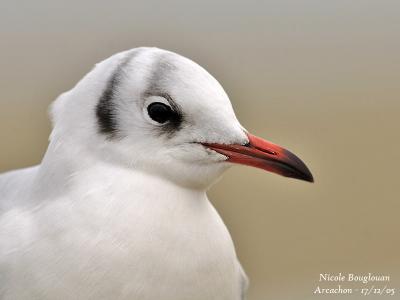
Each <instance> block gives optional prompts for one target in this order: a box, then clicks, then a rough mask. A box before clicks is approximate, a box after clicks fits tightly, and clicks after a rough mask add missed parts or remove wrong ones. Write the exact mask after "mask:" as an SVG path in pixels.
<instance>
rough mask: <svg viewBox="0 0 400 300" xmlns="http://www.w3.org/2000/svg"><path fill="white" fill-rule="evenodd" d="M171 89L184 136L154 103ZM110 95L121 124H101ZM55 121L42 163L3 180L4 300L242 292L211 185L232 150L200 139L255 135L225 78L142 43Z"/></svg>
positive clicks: (202, 296) (0, 256)
mask: <svg viewBox="0 0 400 300" xmlns="http://www.w3.org/2000/svg"><path fill="white" fill-rule="evenodd" d="M112 81H113V82H112ZM107 93H108V95H106V94H107ZM163 93H168V95H171V97H173V101H175V102H176V105H179V107H180V109H182V114H183V118H184V120H183V121H182V124H181V125H180V128H179V130H178V131H177V132H175V133H174V132H163V130H164V129H161V127H162V126H159V125H157V124H155V123H154V122H152V120H149V118H148V115H146V113H145V110H144V107H145V103H146V101H153V102H154V101H160V102H165V100H164V99H161V98H162V97H163V96H164V94H163ZM100 99H103V102H107V101H109V103H108V104H109V105H110V110H112V111H110V113H111V114H110V115H109V117H111V119H110V120H112V122H114V123H115V124H111V125H113V126H114V125H115V128H111V129H110V128H109V130H103V131H101V130H100V129H99V127H101V126H102V124H101V122H107V119H104V120H99V118H101V117H103V118H107V117H106V116H105V115H106V114H103V116H102V113H99V111H98V109H99V108H98V105H99V101H100ZM104 99H105V100H104ZM149 99H151V100H149ZM103 109H104V108H103ZM52 118H53V124H54V129H53V132H52V134H51V139H50V145H49V148H48V150H47V153H46V155H45V157H44V159H43V161H42V163H41V164H40V165H39V166H36V167H33V168H29V169H24V170H18V171H12V172H9V173H6V174H3V175H1V176H0V212H1V215H0V298H1V299H4V300H11V299H13V300H17V299H18V300H24V299H29V300H31V299H138V300H139V299H143V300H145V299H146V300H147V299H149V300H150V299H151V300H155V299H171V300H172V299H173V300H180V299H181V300H189V299H190V300H196V299H199V300H206V299H207V300H212V299H226V300H235V299H241V294H242V292H243V287H244V286H245V277H244V273H243V272H242V270H241V267H240V264H239V262H238V261H237V258H236V254H235V250H234V246H233V244H232V240H231V238H230V235H229V233H228V231H227V229H226V227H225V225H224V223H223V222H222V220H221V219H220V217H219V216H218V214H217V213H216V211H215V209H214V208H213V206H212V205H211V204H210V202H209V201H208V199H207V196H206V193H205V191H206V189H207V187H208V186H209V185H210V184H211V183H212V182H213V181H214V180H215V179H216V178H217V177H218V176H219V175H220V174H221V173H222V171H223V170H224V169H225V168H226V167H227V164H219V163H217V162H218V161H221V160H223V159H225V157H224V156H222V155H220V154H218V153H216V152H214V151H211V150H208V149H205V148H204V147H203V146H202V145H200V144H196V143H193V142H205V141H207V142H215V141H219V142H221V138H222V139H223V142H225V143H233V142H236V143H246V141H247V137H246V135H245V134H244V132H243V130H242V128H241V126H240V124H239V123H238V121H237V120H236V118H235V115H234V113H233V111H232V108H231V105H230V102H229V99H228V97H227V96H226V94H225V93H224V91H223V89H222V88H221V87H220V85H219V84H218V82H217V81H216V80H215V79H214V78H213V77H211V76H210V75H209V74H208V73H207V72H206V71H205V70H204V69H202V68H201V67H200V66H198V65H197V64H195V63H193V62H192V61H190V60H188V59H186V58H183V57H181V56H179V55H177V54H174V53H171V52H167V51H164V50H160V49H156V48H137V49H133V50H130V51H126V52H122V53H120V54H116V55H114V56H112V57H110V58H108V59H106V60H105V61H103V62H101V63H99V64H98V65H97V66H96V67H95V68H94V69H93V70H92V71H91V72H90V73H89V74H88V75H86V76H85V77H84V78H83V79H82V80H81V81H80V82H79V83H78V84H77V85H76V86H75V87H74V88H73V89H72V90H70V91H69V92H67V93H64V94H62V95H61V96H60V97H59V98H58V99H57V100H56V101H55V103H54V104H53V106H52ZM112 122H111V123H112ZM103 125H104V124H103ZM109 125H110V124H109ZM104 127H107V126H105V125H104ZM103 129H104V128H103ZM171 130H172V129H171Z"/></svg>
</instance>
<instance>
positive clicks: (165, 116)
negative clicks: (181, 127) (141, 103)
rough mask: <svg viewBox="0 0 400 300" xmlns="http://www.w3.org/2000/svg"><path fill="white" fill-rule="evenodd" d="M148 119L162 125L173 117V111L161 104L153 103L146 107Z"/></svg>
mask: <svg viewBox="0 0 400 300" xmlns="http://www.w3.org/2000/svg"><path fill="white" fill-rule="evenodd" d="M147 113H148V114H149V117H150V118H151V119H152V120H154V121H156V122H157V123H160V124H164V123H165V122H167V121H169V120H170V119H171V118H172V116H173V110H172V109H171V107H169V106H168V105H166V104H164V103H161V102H153V103H151V104H150V105H149V106H147Z"/></svg>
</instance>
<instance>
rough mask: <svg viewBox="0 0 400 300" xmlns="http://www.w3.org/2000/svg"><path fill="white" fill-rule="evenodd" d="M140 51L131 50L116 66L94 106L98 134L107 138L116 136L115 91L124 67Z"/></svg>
mask: <svg viewBox="0 0 400 300" xmlns="http://www.w3.org/2000/svg"><path fill="white" fill-rule="evenodd" d="M141 51H142V49H140V48H137V49H134V50H132V51H131V52H130V53H129V54H128V55H127V56H126V57H125V58H123V59H122V62H120V63H119V64H118V66H117V67H116V69H115V71H114V73H113V74H112V75H111V77H110V79H109V80H108V83H107V85H106V87H105V89H104V91H103V93H102V94H101V96H100V99H99V102H98V104H97V106H96V117H97V123H98V126H99V132H100V133H102V134H105V135H108V138H114V137H115V136H117V135H118V119H117V117H118V116H117V109H116V103H115V102H116V101H117V99H116V91H117V90H118V88H119V85H120V83H121V79H122V77H123V73H124V68H125V66H126V65H127V64H128V63H129V62H130V61H131V60H132V59H133V58H134V57H135V56H136V55H138V54H139V53H140V52H141Z"/></svg>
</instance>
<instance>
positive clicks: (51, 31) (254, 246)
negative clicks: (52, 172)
mask: <svg viewBox="0 0 400 300" xmlns="http://www.w3.org/2000/svg"><path fill="white" fill-rule="evenodd" d="M0 40H1V48H0V49H1V52H0V65H1V68H0V91H1V92H0V142H1V149H0V171H6V170H10V169H14V168H20V167H24V166H29V165H32V164H37V163H39V162H40V160H41V158H42V156H43V153H44V151H45V149H46V146H47V137H48V135H49V132H50V122H49V120H48V117H47V107H48V105H49V104H50V102H51V101H52V100H53V99H55V97H56V96H57V95H58V94H60V93H61V92H63V91H65V90H68V89H70V88H71V87H72V86H73V85H74V84H75V83H76V82H77V81H78V80H79V79H80V78H81V77H82V76H83V75H84V74H85V73H87V72H88V71H89V70H90V69H91V68H92V66H93V65H94V64H95V63H96V62H98V61H100V60H102V59H104V58H106V57H107V56H109V55H111V54H113V53H115V52H119V51H121V50H124V49H128V48H132V47H136V46H142V45H147V46H158V47H162V48H166V49H170V50H173V51H176V52H179V53H181V54H183V55H185V56H188V57H190V58H192V59H193V60H195V61H197V62H198V63H199V64H201V65H203V66H204V67H205V68H206V69H208V70H209V71H210V72H211V73H212V74H214V75H215V77H216V78H217V79H218V80H219V81H220V82H221V84H222V85H223V86H224V87H225V89H226V91H227V92H228V94H229V95H230V97H231V100H232V102H233V105H234V107H235V109H236V112H237V115H238V118H239V119H240V120H241V122H242V124H243V125H244V126H245V127H246V128H247V129H249V130H250V131H252V132H254V133H255V134H258V135H260V136H263V137H266V138H268V139H270V140H272V141H274V142H276V143H279V144H281V145H283V146H286V147H287V148H289V149H291V150H293V152H295V153H296V154H298V155H299V156H300V157H301V158H302V159H303V160H304V161H305V162H306V163H307V164H308V165H309V167H310V168H311V170H312V171H313V173H314V177H315V179H316V183H315V184H307V183H303V182H299V181H296V180H290V179H287V178H283V177H279V176H276V175H271V174H268V173H265V172H263V171H259V170H256V169H250V168H245V167H236V168H233V169H232V170H230V171H229V172H228V173H227V174H226V176H225V177H224V178H223V180H222V181H221V182H219V183H218V184H217V185H216V186H215V187H214V188H213V189H212V190H211V193H210V194H211V197H212V199H213V202H214V203H215V206H216V207H217V209H218V210H219V212H220V213H221V215H222V217H223V218H224V220H225V222H226V224H227V225H228V227H229V229H230V231H231V233H232V235H233V238H234V241H235V244H236V246H237V250H238V255H239V257H240V259H241V261H242V263H243V265H244V267H245V269H246V271H247V273H248V275H249V277H250V279H251V288H250V292H249V299H250V300H263V299H274V300H289V299H290V300H292V299H299V300H303V299H304V300H305V299H363V297H361V296H355V295H353V296H340V295H331V296H327V295H325V296H315V295H313V291H314V289H315V288H316V286H317V285H318V282H317V280H318V277H319V274H320V273H335V272H342V273H348V272H353V273H360V274H368V273H369V272H371V273H375V274H384V275H390V276H391V281H390V283H388V287H393V288H398V289H399V288H400V235H399V228H400V218H399V211H400V192H399V170H400V139H399V137H400V133H399V131H400V99H399V95H400V82H399V81H400V55H399V53H400V2H398V1H385V0H380V1H378V0H376V1H368V0H354V1H342V0H338V1H303V0H300V1H287V0H279V1H271V0H270V1H263V2H262V3H261V1H254V2H253V1H246V2H245V1H241V2H232V1H218V2H217V1H210V0H207V1H201V2H200V1H197V2H194V1H193V2H192V3H190V2H188V1H146V2H144V1H141V2H138V1H136V2H135V1H125V2H123V1H113V2H112V4H111V1H85V2H81V1H63V2H62V1H1V2H0ZM380 285H381V284H378V286H380ZM334 286H335V285H333V284H321V287H334ZM343 286H346V284H343ZM347 286H349V285H347ZM367 286H368V287H369V286H370V284H369V285H367ZM357 287H359V288H362V287H364V286H363V285H362V284H358V285H357ZM399 297H400V290H397V295H396V296H394V297H391V299H394V298H396V299H397V298H399ZM379 298H380V297H378V296H370V297H369V299H379Z"/></svg>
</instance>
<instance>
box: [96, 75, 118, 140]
mask: <svg viewBox="0 0 400 300" xmlns="http://www.w3.org/2000/svg"><path fill="white" fill-rule="evenodd" d="M118 82H119V80H118V74H113V76H112V78H111V79H110V80H109V82H108V84H107V87H106V89H105V90H104V92H103V94H102V95H101V97H100V101H99V103H98V105H97V108H96V115H97V121H98V124H99V130H100V132H101V133H103V134H108V135H109V136H110V137H112V136H114V135H115V134H116V133H117V131H118V128H117V120H116V113H115V104H114V101H113V98H114V95H115V89H116V87H117V85H118Z"/></svg>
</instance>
